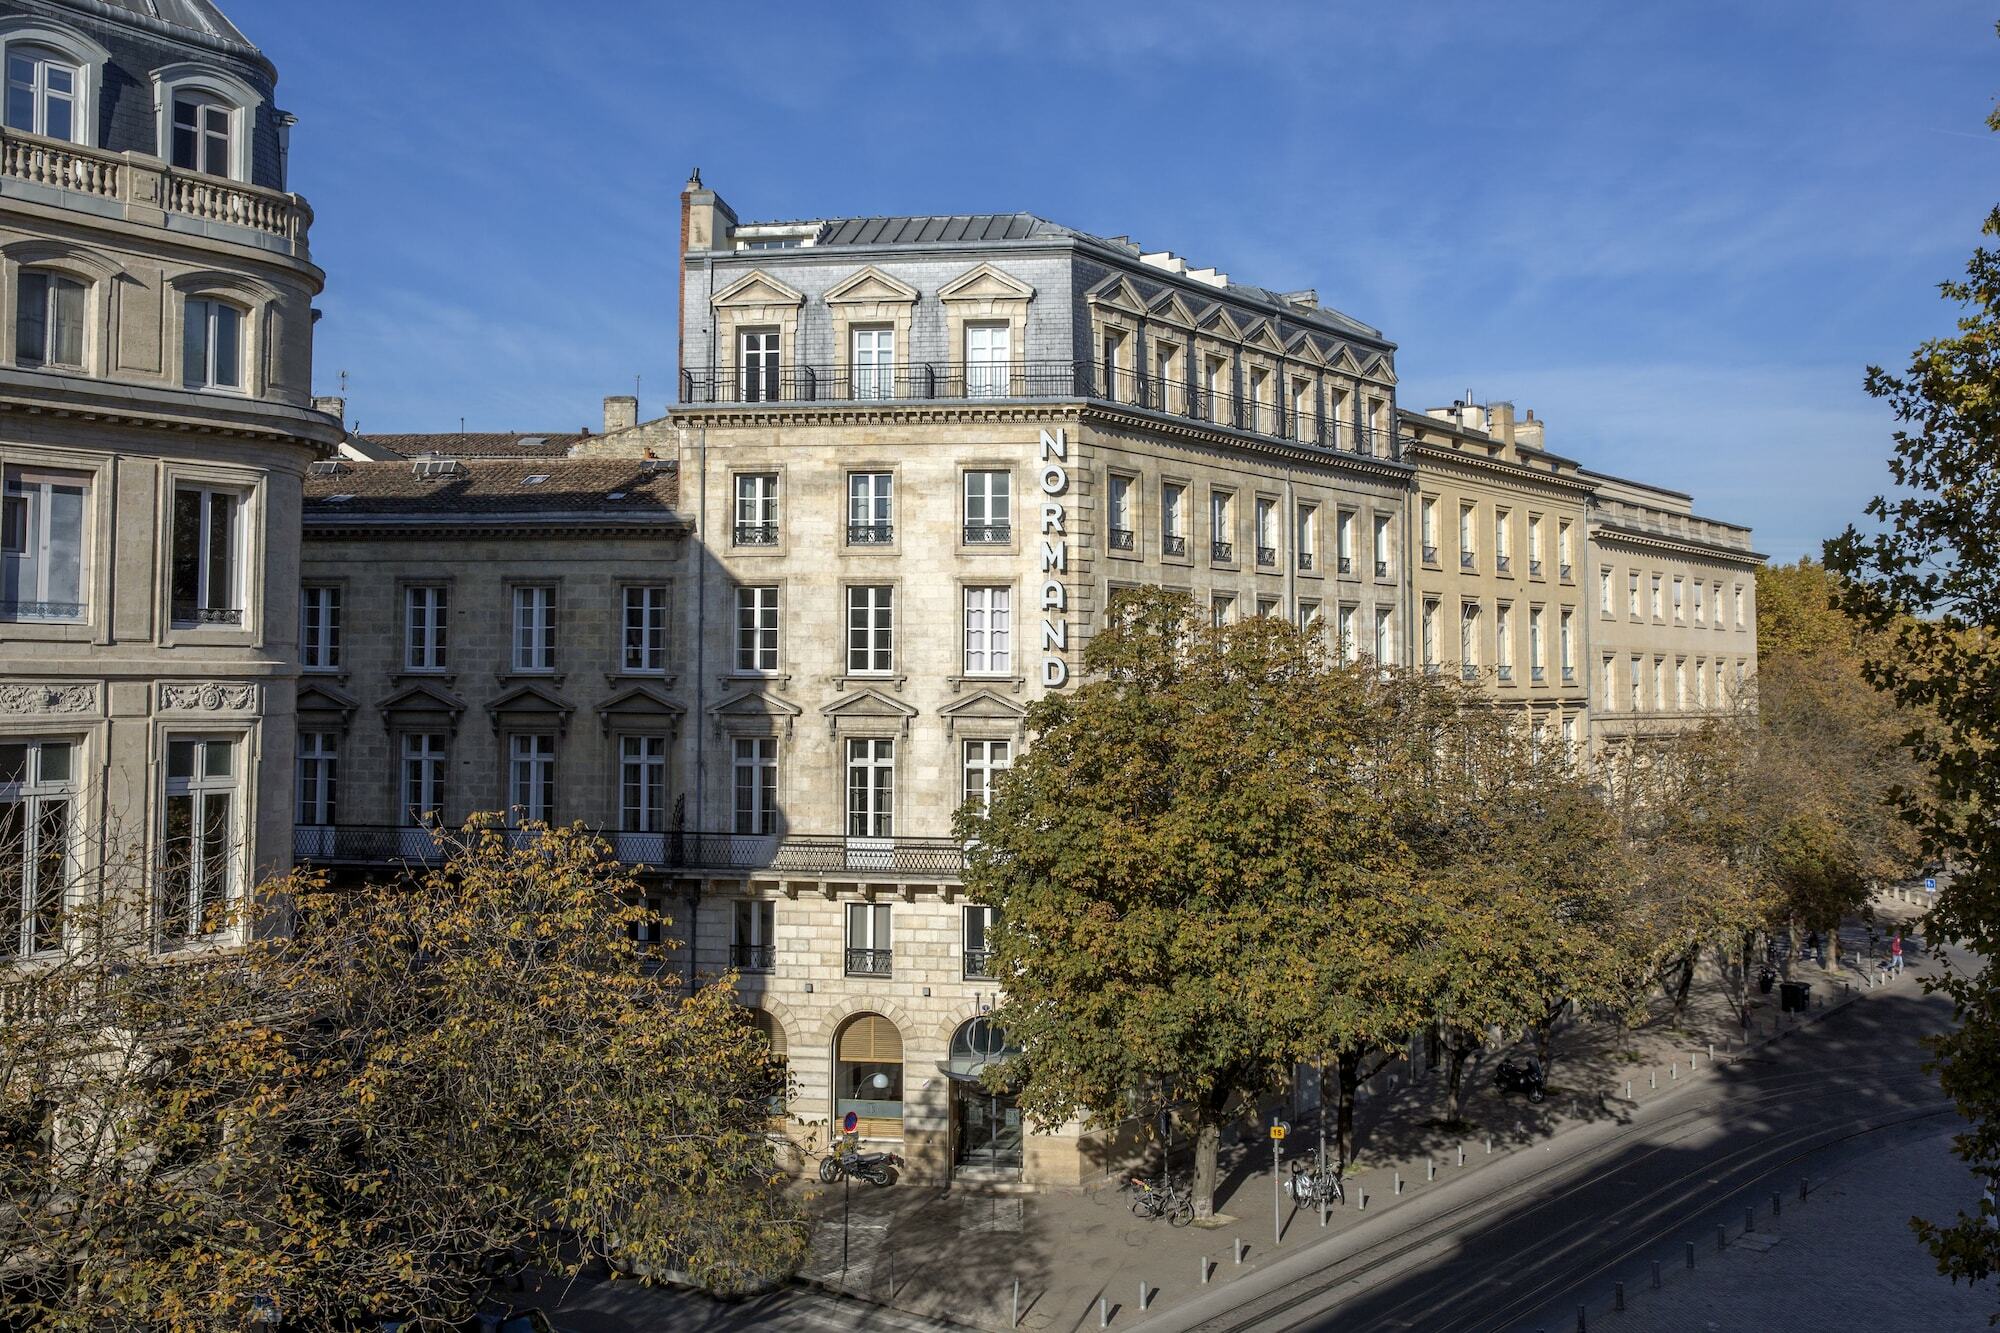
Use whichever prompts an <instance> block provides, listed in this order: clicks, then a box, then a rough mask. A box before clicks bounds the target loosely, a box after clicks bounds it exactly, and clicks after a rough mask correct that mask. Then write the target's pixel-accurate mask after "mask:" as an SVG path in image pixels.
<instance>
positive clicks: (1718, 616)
mask: <svg viewBox="0 0 2000 1333" xmlns="http://www.w3.org/2000/svg"><path fill="white" fill-rule="evenodd" d="M1715 627H1716V628H1717V629H1721V628H1723V624H1722V584H1721V582H1720V581H1718V582H1717V583H1716V585H1715ZM1716 702H1718V703H1720V702H1721V700H1720V699H1718V700H1717V701H1716Z"/></svg>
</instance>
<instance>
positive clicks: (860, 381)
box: [847, 324, 896, 401]
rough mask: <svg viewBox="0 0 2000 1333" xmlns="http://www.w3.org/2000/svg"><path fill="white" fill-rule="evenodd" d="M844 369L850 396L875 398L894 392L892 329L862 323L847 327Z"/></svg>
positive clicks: (894, 346)
mask: <svg viewBox="0 0 2000 1333" xmlns="http://www.w3.org/2000/svg"><path fill="white" fill-rule="evenodd" d="M847 347H848V372H849V374H850V375H851V376H852V381H853V396H854V397H855V398H857V399H864V400H868V401H879V400H881V399H886V398H893V397H895V395H896V329H895V326H894V325H892V324H863V325H859V326H856V327H854V328H851V329H849V330H848V337H847Z"/></svg>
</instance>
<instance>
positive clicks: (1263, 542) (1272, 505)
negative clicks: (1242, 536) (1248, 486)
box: [1257, 496, 1278, 568]
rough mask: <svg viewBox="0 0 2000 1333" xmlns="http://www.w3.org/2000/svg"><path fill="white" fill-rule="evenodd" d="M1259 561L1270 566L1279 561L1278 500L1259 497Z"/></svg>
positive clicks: (1260, 563) (1267, 566)
mask: <svg viewBox="0 0 2000 1333" xmlns="http://www.w3.org/2000/svg"><path fill="white" fill-rule="evenodd" d="M1257 563H1258V564H1259V565H1262V566H1265V567H1266V568H1269V567H1271V566H1273V565H1276V564H1277V563H1278V502H1277V501H1276V500H1267V499H1265V498H1263V497H1262V496H1259V497H1258V499H1257Z"/></svg>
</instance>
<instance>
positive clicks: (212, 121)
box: [171, 92, 236, 176]
mask: <svg viewBox="0 0 2000 1333" xmlns="http://www.w3.org/2000/svg"><path fill="white" fill-rule="evenodd" d="M235 120H236V111H235V108H234V107H231V106H230V105H229V104H228V103H226V102H223V101H222V100H220V99H219V98H216V97H212V96H210V95H209V94H207V93H202V92H187V93H178V94H176V95H175V97H174V125H173V136H172V138H173V142H172V144H171V147H172V150H173V155H174V165H175V166H177V167H180V168H182V169H184V170H187V171H202V172H206V173H207V174H209V175H211V176H227V175H229V174H230V170H229V166H230V163H229V158H230V151H229V150H230V142H231V140H232V138H233V137H234V133H235Z"/></svg>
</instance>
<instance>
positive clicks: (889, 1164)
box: [819, 1148, 903, 1185]
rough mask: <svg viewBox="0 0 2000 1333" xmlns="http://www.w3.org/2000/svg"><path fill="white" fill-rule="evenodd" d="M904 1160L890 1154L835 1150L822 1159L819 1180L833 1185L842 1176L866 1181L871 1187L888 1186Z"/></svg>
mask: <svg viewBox="0 0 2000 1333" xmlns="http://www.w3.org/2000/svg"><path fill="white" fill-rule="evenodd" d="M902 1164H903V1159H902V1158H900V1157H898V1156H896V1154H894V1153H889V1152H858V1151H855V1150H854V1149H841V1148H835V1149H834V1150H833V1151H832V1152H830V1153H828V1154H827V1155H826V1156H825V1157H822V1158H821V1159H820V1163H819V1178H820V1179H821V1180H822V1181H824V1182H825V1183H827V1184H829V1185H831V1184H834V1183H835V1182H837V1181H839V1180H840V1178H841V1177H842V1176H852V1177H853V1178H854V1179H856V1180H865V1181H867V1182H868V1183H869V1184H871V1185H887V1184H889V1183H890V1182H892V1181H893V1180H895V1178H896V1168H897V1167H899V1166H901V1165H902Z"/></svg>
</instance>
